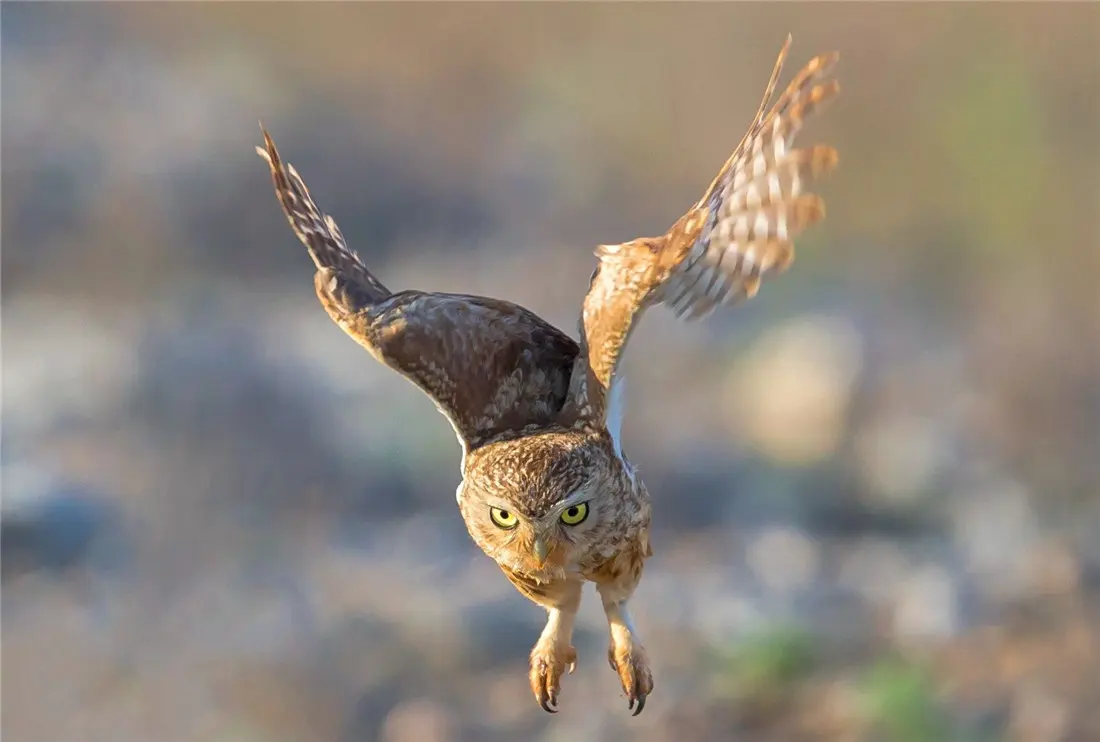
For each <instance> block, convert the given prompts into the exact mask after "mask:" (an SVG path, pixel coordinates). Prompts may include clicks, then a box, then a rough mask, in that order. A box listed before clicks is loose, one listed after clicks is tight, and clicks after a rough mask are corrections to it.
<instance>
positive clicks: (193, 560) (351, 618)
mask: <svg viewBox="0 0 1100 742" xmlns="http://www.w3.org/2000/svg"><path fill="white" fill-rule="evenodd" d="M2 30H3V37H2V45H3V64H2V68H3V80H2V91H3V101H2V102H3V105H2V131H3V277H2V293H3V307H2V319H3V341H4V349H3V350H4V353H3V414H4V420H3V423H4V424H3V459H2V485H3V509H2V537H0V544H2V549H3V554H2V566H3V633H2V640H3V655H2V656H3V679H4V685H3V715H2V719H3V737H4V739H5V740H10V741H11V742H58V741H59V740H65V741H66V742H84V741H93V740H104V741H109V742H130V741H134V742H192V741H194V742H213V741H215V740H219V741H220V740H232V741H233V742H284V741H285V742H313V741H314V740H317V741H328V740H332V741H336V742H343V741H345V740H347V741H350V740H383V741H385V742H406V741H407V742H413V741H420V740H426V741H429V742H430V741H438V742H451V741H457V740H489V741H492V740H546V741H547V742H552V741H557V740H574V739H582V740H597V739H599V740H615V739H630V740H667V739H671V738H673V736H674V735H675V736H676V738H678V739H685V740H730V739H735V738H736V739H752V740H762V741H765V742H766V741H768V740H776V741H783V742H798V741H799V740H853V741H864V740H867V741H871V740H884V741H887V742H892V741H895V740H896V741H898V742H945V741H956V740H958V741H973V742H979V741H982V742H985V741H990V742H992V741H993V740H1019V741H1031V740H1035V741H1041V742H1054V741H1059V740H1067V741H1068V740H1074V741H1076V740H1082V741H1084V740H1096V739H1100V600H1098V597H1100V590H1098V586H1100V294H1098V292H1097V285H1098V283H1097V276H1098V275H1100V155H1098V151H1100V150H1098V148H1097V143H1096V135H1097V132H1098V131H1100V85H1098V84H1097V81H1098V80H1100V55H1098V52H1097V48H1098V45H1100V5H1097V4H1095V3H1081V4H1057V5H1055V4H1031V5H1029V4H996V5H993V4H990V5H985V4H982V5H969V4H968V5H963V4H950V5H947V4H934V5H933V4H925V5H900V4H875V5H871V4H863V3H860V4H813V5H808V4H807V5H797V4H790V3H783V4H776V5H767V6H765V5H755V4H740V3H738V4H729V5H720V6H719V5H712V4H707V5H659V6H658V5H640V4H615V5H598V6H597V5H558V4H554V5H527V4H525V5H504V4H491V5H490V4H478V5H456V4H446V5H407V4H400V5H366V4H362V5H351V4H323V5H322V4H305V3H296V4H289V3H288V4H283V3H265V4H260V3H242V4H226V5H215V4H205V3H204V4H185V5H161V4H155V3H142V4H136V3H134V4H129V3H127V4H80V5H75V4H52V3H51V4H30V3H4V6H3V14H2ZM788 32H791V33H793V35H794V44H793V47H792V51H791V57H790V59H789V61H788V66H787V70H786V74H785V76H784V81H786V80H789V79H790V76H791V75H792V74H793V73H794V72H795V71H796V70H797V69H798V68H800V67H801V65H802V64H804V63H805V62H806V61H808V60H809V59H810V58H811V57H812V56H814V55H815V54H818V53H821V52H825V51H830V50H833V49H838V50H840V52H841V54H842V59H841V66H840V68H839V69H840V79H841V82H842V85H843V93H842V95H841V97H840V98H839V99H838V101H837V102H836V103H834V104H833V105H832V106H831V107H830V108H829V109H828V111H827V112H826V114H825V115H823V116H822V117H821V118H820V119H815V120H814V121H813V123H812V124H811V125H810V126H809V127H808V128H807V130H806V131H805V133H804V135H803V136H802V137H801V140H800V141H802V142H803V143H807V144H809V143H814V142H823V143H830V144H834V145H836V146H837V147H838V148H839V150H840V155H841V164H840V168H839V170H838V171H837V173H836V174H835V176H834V177H832V178H831V179H830V180H829V181H827V182H826V183H825V184H823V185H822V186H821V188H820V192H821V193H822V194H823V195H824V196H825V198H826V200H827V203H828V206H829V216H828V218H827V219H826V220H825V221H824V222H823V223H822V224H821V225H820V226H819V227H817V228H815V229H813V230H811V231H810V232H809V233H808V234H806V235H805V236H804V238H802V239H801V240H800V241H799V243H798V245H797V249H798V256H799V257H798V260H797V262H796V263H795V265H794V267H793V268H792V269H791V270H790V271H789V272H788V273H787V274H786V275H785V276H783V277H782V278H781V279H780V280H777V281H774V282H772V283H770V284H768V285H766V286H765V288H764V290H763V291H762V292H761V294H760V295H759V296H758V297H757V298H756V299H755V300H753V301H751V302H749V303H748V304H746V305H743V306H742V307H740V308H738V309H737V310H736V311H732V312H727V313H722V314H718V315H715V316H713V317H712V318H711V319H709V320H707V321H705V322H702V323H696V324H679V323H677V322H675V321H673V319H672V318H671V316H670V315H669V314H668V313H667V312H665V311H663V310H658V311H654V312H651V313H650V314H649V315H648V316H647V317H646V319H645V321H644V323H643V324H642V327H641V329H640V330H639V332H638V333H637V334H636V335H635V336H634V340H633V342H632V344H631V350H630V351H629V353H628V354H627V358H626V362H625V373H626V376H627V378H628V392H627V398H628V402H629V404H628V408H627V409H628V415H627V418H626V423H625V432H624V437H625V445H626V448H627V450H628V452H629V454H630V456H631V458H632V459H633V460H634V461H635V462H637V463H638V464H639V466H640V468H641V471H642V473H643V475H644V476H645V477H646V481H647V483H648V485H649V489H650V491H651V492H652V493H653V497H654V508H655V529H656V531H655V534H654V544H655V551H656V555H655V556H654V558H653V559H652V560H650V562H649V563H648V566H647V575H646V579H645V580H643V582H642V586H641V588H640V590H639V592H638V594H637V597H636V600H635V614H636V618H637V621H638V623H639V626H640V630H641V632H642V635H643V636H644V637H645V639H646V643H647V645H648V648H649V651H650V654H651V657H652V661H653V665H654V670H655V673H656V682H657V689H656V692H655V694H654V695H653V697H652V699H651V700H650V702H649V704H648V705H647V708H646V711H645V714H644V715H643V716H642V717H640V718H639V719H630V718H629V717H628V712H627V708H626V702H625V700H624V699H623V698H622V696H621V692H620V689H619V687H618V684H617V682H616V678H615V677H614V675H613V673H611V671H610V670H609V669H608V667H607V663H606V659H605V654H604V653H605V651H606V642H607V639H606V624H605V622H604V618H603V615H602V611H601V610H600V607H599V603H598V601H596V600H594V599H593V596H592V594H591V593H588V595H589V597H588V598H587V600H586V602H585V604H584V605H583V607H582V611H581V620H580V626H579V628H578V635H577V639H576V643H577V647H578V650H579V652H580V664H579V667H578V670H577V672H576V674H575V675H573V676H571V677H569V678H567V680H566V682H565V686H564V692H563V702H562V703H563V710H562V712H561V713H560V714H558V715H557V716H554V717H551V716H549V715H547V714H545V713H544V712H542V711H541V710H540V709H539V708H538V707H537V706H536V704H535V702H534V700H533V698H532V697H531V694H530V691H529V689H528V687H527V683H526V672H527V664H526V657H527V653H528V651H529V649H530V647H531V645H532V644H533V643H534V641H535V639H536V637H537V635H538V633H539V631H540V630H541V626H542V623H543V621H544V614H543V613H542V611H541V610H540V609H538V608H537V607H536V606H534V605H532V604H530V603H528V602H527V601H526V600H524V599H523V598H522V597H520V596H519V594H518V593H516V592H515V591H514V590H513V588H512V587H511V586H510V585H509V584H508V582H507V581H506V580H505V579H504V578H503V577H502V576H501V574H500V573H499V570H498V569H497V568H496V566H495V565H494V564H493V563H492V562H491V561H489V560H488V559H487V558H486V557H484V556H483V555H482V554H481V553H480V552H479V551H478V550H477V548H476V547H475V545H474V544H473V542H472V541H470V539H469V538H468V536H467V535H466V531H465V528H464V526H463V524H462V520H461V518H460V516H459V513H458V510H457V508H456V507H455V505H454V496H453V493H454V489H455V486H456V485H457V484H458V481H459V449H458V446H457V445H456V443H455V440H454V435H453V433H452V432H451V430H450V428H449V426H448V425H447V424H446V423H445V421H444V420H443V419H442V418H441V417H440V416H439V414H438V413H437V412H436V410H435V409H434V408H433V406H432V404H431V402H430V401H429V400H428V399H427V398H426V397H424V396H423V395H421V394H420V392H418V391H417V390H416V389H415V388H413V387H412V386H411V385H409V384H408V383H407V382H405V381H404V380H403V379H401V378H400V377H398V376H397V375H395V374H393V373H392V372H390V371H388V370H386V369H385V368H383V367H382V366H381V365H379V364H377V363H376V362H375V361H374V360H373V359H371V357H370V356H368V355H367V354H366V353H365V352H363V351H362V350H361V349H360V348H359V347H358V346H357V345H356V344H355V343H353V342H352V341H351V340H350V339H348V338H347V337H346V336H345V335H344V334H343V333H342V332H341V331H340V330H339V329H338V328H337V327H336V326H335V325H334V324H333V323H331V321H330V320H329V319H328V317H327V316H326V315H325V313H324V312H323V311H322V309H321V308H320V306H319V304H318V302H317V300H316V298H315V296H314V294H313V288H312V265H311V263H310V261H309V259H308V257H307V256H306V254H305V251H304V250H303V248H302V247H301V245H300V244H299V243H298V242H297V241H296V240H295V238H294V236H293V235H292V233H291V232H290V230H289V229H288V227H287V225H286V222H285V220H284V218H283V216H282V214H281V212H280V211H279V208H278V205H277V203H276V201H275V198H274V197H273V195H272V190H271V184H270V180H269V176H268V172H267V167H266V166H265V164H264V163H263V162H262V161H261V160H260V159H259V158H258V157H257V156H256V155H255V154H254V152H253V146H254V145H255V144H257V143H258V142H259V141H260V132H259V128H258V126H257V120H260V119H262V120H263V122H264V124H265V125H266V126H267V127H268V128H269V129H270V130H271V132H272V134H273V136H274V138H275V140H276V142H278V144H279V147H280V149H281V151H282V153H283V155H284V156H285V157H286V158H287V159H288V160H290V161H291V162H293V163H294V164H295V165H296V166H297V167H298V169H299V171H300V172H301V173H302V175H303V177H304V178H305V180H306V182H307V183H308V184H309V185H310V186H311V188H312V191H313V194H314V196H315V197H316V198H317V200H318V202H319V203H320V204H321V206H322V208H323V209H325V210H326V211H328V212H329V213H331V214H333V215H334V217H335V218H336V219H337V221H338V222H339V224H340V225H341V227H342V228H343V231H344V233H345V234H346V236H347V238H348V240H349V242H350V243H351V244H352V246H353V247H355V248H356V249H357V250H358V251H359V252H360V253H361V254H362V255H363V256H364V257H365V258H366V260H367V262H368V263H369V264H370V265H371V266H372V267H373V268H375V269H376V272H377V274H378V275H379V276H380V278H381V279H382V280H383V281H384V282H385V283H386V284H387V285H388V286H390V287H392V288H395V289H400V288H412V287H415V288H422V289H434V290H444V291H462V292H467V293H480V294H487V295H492V296H499V297H502V298H506V299H510V300H513V301H517V302H520V303H522V304H524V305H525V306H527V307H529V308H531V309H532V310H534V311H536V312H538V313H540V314H542V315H543V316H545V317H546V318H548V319H550V320H551V321H553V322H555V323H557V324H559V325H560V326H562V327H563V328H565V329H566V330H568V331H569V332H570V333H571V334H572V333H573V332H574V329H575V326H576V317H577V313H578V311H579V307H580V301H581V298H582V296H583V293H584V291H585V289H586V288H587V285H588V276H589V274H590V272H591V270H592V267H593V260H594V259H593V257H592V249H593V248H594V246H595V245H597V244H599V243H612V242H620V241H623V240H626V239H630V238H633V237H635V236H641V235H651V234H659V233H661V232H663V231H664V229H665V228H666V227H667V226H668V225H670V224H671V223H672V222H673V221H674V220H675V219H676V218H677V217H678V216H679V215H680V214H681V213H682V212H683V211H684V210H685V209H686V208H687V207H688V205H689V204H691V203H693V202H694V201H695V200H696V199H697V198H698V197H699V196H700V195H701V194H702V192H703V189H704V188H705V187H706V185H707V184H708V183H709V182H710V180H711V178H712V177H713V175H714V173H715V172H716V171H717V169H718V167H719V166H720V164H721V163H722V162H723V161H724V160H725V158H726V157H727V155H728V153H729V151H730V150H731V149H732V148H733V146H734V145H736V144H737V141H738V140H739V139H740V137H741V135H742V133H743V132H744V130H745V128H746V127H747V125H748V123H749V121H750V120H751V118H752V115H753V113H754V112H755V110H756V106H757V104H758V101H759V97H760V95H761V93H762V91H763V87H764V84H765V82H766V80H767V78H768V75H769V73H770V71H771V68H772V64H773V62H774V59H775V55H776V54H777V53H778V51H779V48H780V46H781V45H782V43H783V40H784V38H785V37H786V34H787V33H788Z"/></svg>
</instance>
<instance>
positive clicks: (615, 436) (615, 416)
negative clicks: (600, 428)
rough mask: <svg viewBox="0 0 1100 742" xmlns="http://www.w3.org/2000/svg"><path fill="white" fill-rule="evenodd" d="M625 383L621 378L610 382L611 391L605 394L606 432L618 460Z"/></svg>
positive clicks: (621, 448)
mask: <svg viewBox="0 0 1100 742" xmlns="http://www.w3.org/2000/svg"><path fill="white" fill-rule="evenodd" d="M625 387H626V383H625V381H624V380H623V378H622V377H621V376H619V377H617V378H616V379H615V380H614V381H612V382H611V389H610V391H609V392H608V394H607V423H606V425H607V432H608V433H610V434H611V442H612V443H613V444H614V445H615V455H616V456H619V457H620V458H621V457H622V455H623V444H622V433H623V413H624V412H625V410H624V409H623V391H624V389H625Z"/></svg>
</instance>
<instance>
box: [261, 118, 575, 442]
mask: <svg viewBox="0 0 1100 742" xmlns="http://www.w3.org/2000/svg"><path fill="white" fill-rule="evenodd" d="M263 135H264V147H263V148H260V147H257V148H256V151H257V152H258V153H259V154H260V156H261V157H263V158H264V159H265V160H267V162H268V164H269V165H270V166H271V178H272V181H273V183H274V186H275V195H276V196H277V198H278V200H279V203H280V204H281V205H282V208H283V212H284V213H285V214H286V217H287V219H288V220H289V222H290V226H291V229H293V230H294V233H295V234H296V235H298V238H299V239H300V240H301V241H302V243H303V244H305V246H306V249H307V250H308V251H309V254H310V257H312V258H313V262H314V263H315V264H316V266H317V273H316V275H315V276H314V288H315V289H316V291H317V296H318V298H319V299H320V300H321V304H322V306H324V308H325V311H327V312H328V314H329V316H330V317H332V319H333V320H334V321H335V322H336V324H337V325H339V326H340V327H341V328H342V329H343V330H344V332H346V333H347V334H348V335H350V336H351V337H352V338H353V339H355V340H356V341H357V342H358V343H359V344H360V345H362V346H363V347H365V348H366V349H367V350H368V351H370V353H371V354H372V355H373V356H374V357H375V358H376V359H378V360H379V361H381V362H382V363H384V364H386V365H387V366H389V367H390V368H392V369H393V370H394V371H397V372H398V373H399V374H401V375H402V376H404V377H405V378H407V379H408V380H409V381H411V382H412V383H413V384H415V385H416V386H418V387H419V388H420V389H421V390H422V391H424V392H425V393H426V394H427V395H428V396H429V397H431V398H432V401H433V402H435V404H436V407H437V408H438V409H439V411H440V412H442V413H443V415H444V416H446V417H447V419H448V420H449V421H450V422H451V425H452V426H453V427H454V429H455V433H456V434H457V435H458V437H459V440H460V442H461V443H462V444H463V450H464V451H468V450H469V449H471V448H472V447H475V446H477V445H478V444H480V443H482V442H484V441H486V440H489V439H491V438H493V437H495V436H497V435H499V434H501V433H504V432H508V431H511V430H522V429H523V428H525V427H527V426H530V425H541V424H546V423H547V422H550V421H551V420H553V419H554V418H555V417H556V416H557V414H558V413H560V411H561V409H562V407H563V405H564V403H565V401H566V397H567V394H568V389H569V376H570V374H571V373H572V369H573V366H574V363H575V360H576V357H577V354H578V352H579V348H578V346H577V343H576V342H575V341H574V340H572V339H571V338H570V337H569V336H567V335H565V334H564V333H563V332H561V331H560V330H558V329H557V328H556V327H554V326H553V325H551V324H549V323H548V322H546V321H545V320H543V319H541V318H540V317H538V316H537V315H535V314H534V313H532V312H530V311H528V310H527V309H524V308H523V307H521V306H518V305H516V304H512V303H510V302H506V301H501V300H497V299H490V298H486V297H480V296H467V295H462V294H444V293H428V292H423V291H401V292H397V293H392V292H390V291H389V289H387V288H386V287H385V286H383V285H382V284H381V282H379V281H378V279H377V278H375V277H374V276H373V275H372V274H371V272H370V271H369V270H368V269H367V267H366V265H365V264H364V263H363V261H362V259H361V258H360V257H359V255H357V254H356V253H355V252H354V251H353V250H351V249H350V248H349V247H348V245H347V243H346V242H345V241H344V236H343V235H342V234H341V233H340V229H339V228H338V227H337V226H336V222H335V221H334V220H333V219H332V217H330V216H328V215H326V214H323V213H321V211H320V210H319V209H318V208H317V205H316V204H315V203H314V201H313V198H312V197H311V196H310V194H309V190H308V189H307V188H306V185H305V183H304V182H303V181H302V179H301V177H300V176H299V175H298V173H297V171H296V170H295V169H294V166H293V165H290V164H289V163H284V162H283V161H282V160H281V159H280V157H279V153H278V151H277V150H276V149H275V143H274V142H273V141H272V139H271V137H270V135H268V133H267V131H266V130H265V131H264V132H263Z"/></svg>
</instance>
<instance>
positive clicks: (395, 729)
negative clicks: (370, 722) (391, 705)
mask: <svg viewBox="0 0 1100 742" xmlns="http://www.w3.org/2000/svg"><path fill="white" fill-rule="evenodd" d="M455 733H456V725H455V720H454V715H453V714H452V713H450V712H449V711H448V710H447V709H445V708H443V707H442V706H440V705H439V704H437V703H433V702H432V701H427V700H423V699H421V700H416V701H406V702H404V703H402V704H400V705H398V706H397V707H396V708H395V709H393V711H391V712H390V713H389V715H387V716H386V721H385V722H384V723H383V724H382V734H381V739H382V742H450V741H451V740H453V739H456V737H455Z"/></svg>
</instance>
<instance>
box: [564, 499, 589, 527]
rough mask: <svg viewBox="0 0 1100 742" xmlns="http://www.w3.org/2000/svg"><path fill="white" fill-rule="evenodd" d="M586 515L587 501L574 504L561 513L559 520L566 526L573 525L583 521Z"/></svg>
mask: <svg viewBox="0 0 1100 742" xmlns="http://www.w3.org/2000/svg"><path fill="white" fill-rule="evenodd" d="M587 517H588V503H587V502H582V503H580V504H577V505H574V506H573V507H571V508H569V509H568V510H566V511H565V512H564V513H562V514H561V522H562V523H564V524H565V525H567V526H575V525H578V524H580V523H583V522H584V519H585V518H587Z"/></svg>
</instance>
